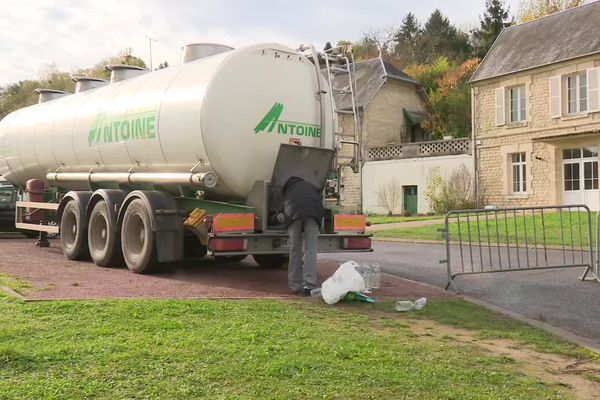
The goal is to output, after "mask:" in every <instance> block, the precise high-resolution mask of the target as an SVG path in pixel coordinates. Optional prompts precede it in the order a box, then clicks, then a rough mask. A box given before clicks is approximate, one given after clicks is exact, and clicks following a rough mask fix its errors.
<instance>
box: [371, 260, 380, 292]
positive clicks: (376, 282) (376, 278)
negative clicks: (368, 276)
mask: <svg viewBox="0 0 600 400" xmlns="http://www.w3.org/2000/svg"><path fill="white" fill-rule="evenodd" d="M371 267H372V268H373V285H372V287H373V289H379V288H381V267H380V266H379V264H376V263H375V264H371Z"/></svg>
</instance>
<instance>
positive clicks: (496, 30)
mask: <svg viewBox="0 0 600 400" xmlns="http://www.w3.org/2000/svg"><path fill="white" fill-rule="evenodd" d="M509 10H510V8H509V7H507V8H505V7H504V1H503V0H486V1H485V13H484V14H483V16H481V17H480V18H479V28H475V29H473V30H472V31H471V33H472V38H473V43H474V50H475V55H476V56H477V57H479V58H483V57H484V56H485V55H486V53H487V52H488V50H489V49H490V47H492V44H493V43H494V41H495V40H496V38H497V37H498V35H499V34H500V32H501V31H502V29H503V28H504V27H505V26H506V25H507V24H508V23H509V18H508V13H509Z"/></svg>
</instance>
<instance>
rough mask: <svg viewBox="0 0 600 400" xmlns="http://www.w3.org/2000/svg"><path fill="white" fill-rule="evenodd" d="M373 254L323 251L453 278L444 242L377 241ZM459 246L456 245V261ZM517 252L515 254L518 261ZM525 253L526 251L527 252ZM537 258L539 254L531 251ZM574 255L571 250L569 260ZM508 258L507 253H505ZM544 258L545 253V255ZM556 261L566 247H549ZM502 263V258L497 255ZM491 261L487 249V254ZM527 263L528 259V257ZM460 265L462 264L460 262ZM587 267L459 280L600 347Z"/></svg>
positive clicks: (598, 313) (393, 270)
mask: <svg viewBox="0 0 600 400" xmlns="http://www.w3.org/2000/svg"><path fill="white" fill-rule="evenodd" d="M373 249H374V252H373V253H355V254H352V255H348V254H323V255H320V256H319V258H320V259H323V260H332V261H338V262H341V261H347V260H349V259H352V260H355V261H358V262H361V261H364V262H367V261H368V262H377V263H379V264H380V266H381V269H382V271H384V272H386V273H389V274H393V275H396V276H399V277H402V278H408V279H412V280H415V281H419V282H426V283H429V284H432V285H435V286H440V287H445V286H446V283H447V282H448V278H447V270H446V265H445V264H439V260H440V259H444V258H446V252H445V247H444V246H443V245H442V244H439V245H438V244H413V243H402V242H379V241H378V242H373ZM457 250H458V248H457V247H456V246H455V247H454V248H453V250H452V252H453V257H452V260H453V262H456V261H457V260H456V259H455V255H456V256H457V255H458V251H457ZM515 256H516V254H515V253H514V252H513V253H512V258H513V263H514V262H515V261H514V260H515ZM522 256H523V254H521V257H522ZM530 256H531V257H532V260H531V262H532V263H533V257H534V255H533V253H530ZM569 256H570V254H569V253H568V254H567V260H569ZM503 257H504V259H505V262H506V255H504V254H503ZM540 257H543V256H540ZM548 257H549V260H550V264H551V265H552V264H553V260H556V263H560V262H561V260H563V254H562V252H556V251H549V252H548ZM492 261H493V262H496V261H497V260H496V259H494V258H493V259H492ZM484 262H485V254H484ZM522 262H524V261H523V259H522ZM454 265H457V264H454ZM584 270H585V268H582V267H574V268H560V269H551V270H548V269H544V270H535V271H514V272H506V273H491V274H477V275H469V276H465V275H463V276H458V277H456V278H455V280H456V283H457V284H458V286H459V287H460V289H461V290H462V291H463V293H464V294H465V295H468V296H471V297H474V298H477V299H480V300H483V301H486V302H488V303H491V304H495V305H497V306H500V307H502V308H505V309H508V310H511V311H514V312H516V313H519V314H521V315H524V316H526V317H529V318H533V319H537V320H540V321H544V322H546V323H549V324H551V325H553V326H556V327H559V328H562V329H565V330H568V331H570V332H573V333H575V334H576V335H579V336H582V337H585V338H587V339H589V340H590V341H591V342H592V343H594V345H595V346H597V347H599V348H600V283H597V282H589V281H584V282H582V281H580V280H579V279H578V278H579V276H580V275H581V274H582V273H583V271H584Z"/></svg>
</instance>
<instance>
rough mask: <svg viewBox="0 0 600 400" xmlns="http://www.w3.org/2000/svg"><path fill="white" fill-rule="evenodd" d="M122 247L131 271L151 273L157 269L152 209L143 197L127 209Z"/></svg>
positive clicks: (122, 233) (124, 216) (123, 224)
mask: <svg viewBox="0 0 600 400" xmlns="http://www.w3.org/2000/svg"><path fill="white" fill-rule="evenodd" d="M121 248H122V249H123V258H124V259H125V264H127V268H129V270H130V271H131V272H134V273H136V274H149V273H151V272H153V271H154V270H155V269H156V267H157V264H158V263H157V261H156V240H155V236H154V232H152V227H151V224H150V210H148V208H147V207H146V204H145V203H144V202H143V201H142V200H141V199H135V200H133V201H132V202H131V203H129V205H128V206H127V209H126V210H125V214H124V215H123V222H122V224H121Z"/></svg>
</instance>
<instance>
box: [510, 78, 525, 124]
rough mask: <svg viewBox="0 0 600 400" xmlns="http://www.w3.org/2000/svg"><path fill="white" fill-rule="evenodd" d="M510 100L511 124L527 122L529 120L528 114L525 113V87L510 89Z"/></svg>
mask: <svg viewBox="0 0 600 400" xmlns="http://www.w3.org/2000/svg"><path fill="white" fill-rule="evenodd" d="M509 98H510V122H513V123H515V122H525V121H526V120H527V114H526V111H525V105H526V101H525V85H521V86H515V87H513V88H510V89H509Z"/></svg>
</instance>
